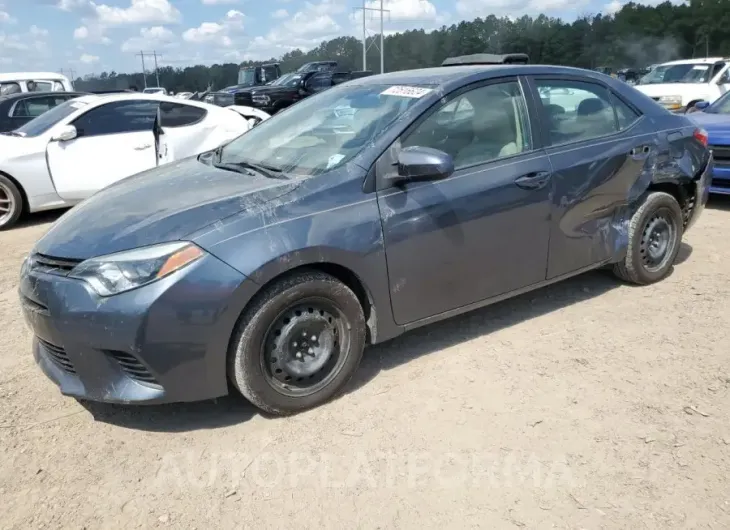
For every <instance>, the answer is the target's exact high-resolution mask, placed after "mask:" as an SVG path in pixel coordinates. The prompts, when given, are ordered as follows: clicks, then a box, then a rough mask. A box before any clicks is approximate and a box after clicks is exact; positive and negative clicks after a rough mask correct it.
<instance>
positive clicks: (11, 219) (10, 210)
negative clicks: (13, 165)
mask: <svg viewBox="0 0 730 530" xmlns="http://www.w3.org/2000/svg"><path fill="white" fill-rule="evenodd" d="M22 213H23V195H22V194H21V193H20V190H19V189H18V187H17V186H16V185H15V183H14V182H13V181H12V180H10V179H9V178H7V177H6V176H5V175H0V230H5V229H6V228H10V227H11V226H13V225H14V224H15V223H16V222H17V221H18V219H20V214H22Z"/></svg>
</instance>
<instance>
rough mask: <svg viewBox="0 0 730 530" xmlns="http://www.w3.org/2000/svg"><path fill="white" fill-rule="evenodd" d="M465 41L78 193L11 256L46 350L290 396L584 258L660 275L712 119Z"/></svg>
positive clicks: (674, 243) (54, 368)
mask: <svg viewBox="0 0 730 530" xmlns="http://www.w3.org/2000/svg"><path fill="white" fill-rule="evenodd" d="M487 60H494V59H493V56H488V57H487ZM457 63H458V64H456V65H454V66H451V65H449V66H442V67H439V68H427V69H422V70H412V71H403V72H392V73H388V74H384V75H377V76H370V77H364V78H361V79H356V80H353V81H350V82H347V83H343V84H341V85H337V86H335V87H332V88H330V89H328V90H324V91H322V92H320V93H318V94H315V95H313V96H311V97H308V98H306V99H304V100H302V101H300V102H298V103H297V104H296V105H292V106H291V107H289V108H287V109H286V110H284V111H282V112H281V113H278V114H277V115H276V116H274V117H273V118H272V119H269V120H266V121H263V122H261V123H260V124H259V125H257V126H256V127H254V128H253V129H251V130H250V131H248V132H246V133H245V134H243V135H242V136H240V137H238V138H236V139H235V140H233V141H231V142H230V143H228V144H227V145H224V146H222V147H220V148H217V149H215V150H214V151H210V152H206V153H203V154H201V155H200V156H196V157H190V158H187V159H184V160H180V161H176V162H175V163H172V164H167V165H163V166H160V167H159V168H157V169H154V170H151V171H147V172H144V173H140V174H138V175H135V176H132V177H129V178H127V179H125V180H123V181H120V182H118V183H116V184H114V185H112V186H110V187H108V188H106V189H104V190H102V191H101V192H99V193H97V194H96V195H94V196H93V197H91V198H90V199H88V200H86V201H84V202H83V203H81V204H80V205H79V206H77V207H75V208H74V209H72V210H70V211H69V212H68V213H66V214H65V215H64V216H63V217H61V218H60V219H59V220H58V221H57V222H56V223H55V224H54V225H53V226H52V227H51V229H50V230H49V231H48V232H47V233H46V234H45V235H44V236H43V237H42V238H41V239H40V240H39V241H38V242H37V243H36V245H35V246H34V248H33V249H32V251H31V253H30V255H29V256H28V257H27V259H26V260H25V261H24V263H23V265H22V270H21V273H20V285H19V291H20V300H21V307H22V310H23V314H24V316H25V318H26V320H27V322H28V324H29V326H30V328H31V329H32V331H33V335H34V337H35V340H34V342H33V355H34V356H35V359H36V362H37V363H38V365H39V366H40V368H41V369H42V370H43V371H44V372H45V374H46V375H47V376H48V377H49V378H50V379H52V380H53V381H54V382H55V383H56V384H57V385H58V386H59V387H60V390H61V392H62V393H64V394H66V395H70V396H75V397H77V398H82V399H87V400H98V401H106V402H121V403H140V404H142V403H163V402H174V401H193V400H202V399H210V398H215V397H219V396H222V395H224V394H227V393H228V392H229V390H232V391H234V392H235V391H237V392H240V393H241V394H242V395H243V396H245V397H246V398H248V399H249V400H250V401H251V402H252V403H253V404H255V405H256V406H258V407H260V408H261V409H263V410H265V411H268V412H270V413H275V414H289V413H295V412H297V411H301V410H304V409H307V408H310V407H313V406H316V405H319V404H321V403H323V402H325V401H327V400H328V399H330V398H332V397H333V396H335V395H337V394H338V393H339V392H341V391H342V390H343V389H344V388H345V386H346V384H347V382H348V380H350V378H351V377H352V376H353V374H354V373H355V371H356V369H357V367H358V364H359V362H360V359H361V357H362V355H363V350H364V348H365V347H366V346H367V345H369V344H376V343H379V342H383V341H386V340H389V339H392V338H393V337H396V336H398V335H400V334H402V333H404V332H407V331H409V330H412V329H414V328H417V327H420V326H424V325H427V324H430V323H433V322H436V321H439V320H443V319H445V318H449V317H452V316H455V315H458V314H461V313H465V312H467V311H470V310H473V309H476V308H479V307H482V306H485V305H487V304H491V303H495V302H498V301H500V300H504V299H506V298H509V297H512V296H516V295H519V294H521V293H525V292H527V291H531V290H534V289H538V288H540V287H542V286H545V285H548V284H552V283H555V282H559V281H561V280H563V279H565V278H569V277H571V276H575V275H578V274H581V273H583V272H585V271H588V270H592V269H597V268H601V267H608V268H611V269H613V272H614V273H615V274H616V275H617V276H618V277H619V278H620V279H622V280H624V281H626V282H630V283H633V284H638V285H645V284H651V283H654V282H657V281H660V280H662V279H663V278H665V277H666V276H667V275H668V274H670V272H671V269H672V266H673V263H674V260H675V258H676V256H677V253H678V252H679V249H680V245H681V241H682V237H683V234H684V233H685V232H686V231H687V230H689V229H690V228H691V227H692V225H693V224H694V223H695V221H696V220H697V218H698V217H699V216H700V215H701V213H702V210H703V208H704V205H705V203H706V201H707V196H708V194H707V189H708V186H709V179H710V174H711V171H712V155H711V153H710V151H709V150H708V149H707V147H706V145H707V137H706V135H705V133H704V131H702V129H701V128H698V127H697V125H696V124H694V123H693V122H692V121H691V120H690V119H689V118H688V117H686V116H684V115H675V114H672V113H670V112H668V111H667V110H665V109H664V108H662V107H661V106H659V105H657V104H656V103H655V102H654V101H653V100H652V99H650V98H649V97H647V96H645V95H643V94H641V93H640V92H638V91H637V90H635V89H634V88H632V87H631V86H629V85H627V84H626V83H623V82H621V81H619V80H618V79H613V78H610V77H607V76H604V75H602V74H599V73H596V72H590V71H586V70H579V69H575V68H566V67H559V66H540V65H518V64H487V65H485V64H483V60H482V59H480V57H475V58H474V57H467V58H464V59H463V60H461V61H457ZM98 171H99V172H103V171H104V166H103V164H100V165H99V167H98Z"/></svg>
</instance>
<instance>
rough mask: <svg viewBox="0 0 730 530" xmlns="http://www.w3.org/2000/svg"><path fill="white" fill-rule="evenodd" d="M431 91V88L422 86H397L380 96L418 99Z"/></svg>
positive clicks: (387, 89) (386, 90)
mask: <svg viewBox="0 0 730 530" xmlns="http://www.w3.org/2000/svg"><path fill="white" fill-rule="evenodd" d="M431 90H432V89H431V88H423V87H420V86H404V85H395V86H392V87H390V88H386V89H385V90H383V91H382V92H381V93H380V94H381V95H383V96H401V97H404V98H416V99H418V98H422V97H423V96H425V95H426V94H428V93H429V92H431Z"/></svg>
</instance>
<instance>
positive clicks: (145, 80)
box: [137, 50, 147, 88]
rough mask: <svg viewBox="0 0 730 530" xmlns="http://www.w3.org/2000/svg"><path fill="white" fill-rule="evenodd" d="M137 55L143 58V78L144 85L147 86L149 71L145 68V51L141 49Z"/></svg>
mask: <svg viewBox="0 0 730 530" xmlns="http://www.w3.org/2000/svg"><path fill="white" fill-rule="evenodd" d="M137 56H138V57H141V58H142V79H143V80H144V87H145V88H147V72H146V71H145V69H144V52H143V51H142V50H140V52H139V53H138V54H137Z"/></svg>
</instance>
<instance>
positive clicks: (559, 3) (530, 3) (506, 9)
mask: <svg viewBox="0 0 730 530" xmlns="http://www.w3.org/2000/svg"><path fill="white" fill-rule="evenodd" d="M587 3H588V0H458V1H457V2H456V12H457V13H458V14H460V15H462V16H463V17H468V18H473V17H479V16H484V15H485V13H489V14H494V15H496V16H507V15H511V16H515V17H519V16H521V15H532V16H535V14H536V13H546V14H548V13H550V11H556V10H560V9H566V8H572V9H576V8H580V7H582V6H584V5H585V4H587Z"/></svg>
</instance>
